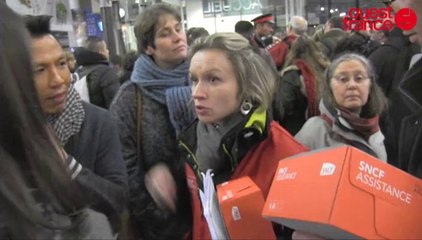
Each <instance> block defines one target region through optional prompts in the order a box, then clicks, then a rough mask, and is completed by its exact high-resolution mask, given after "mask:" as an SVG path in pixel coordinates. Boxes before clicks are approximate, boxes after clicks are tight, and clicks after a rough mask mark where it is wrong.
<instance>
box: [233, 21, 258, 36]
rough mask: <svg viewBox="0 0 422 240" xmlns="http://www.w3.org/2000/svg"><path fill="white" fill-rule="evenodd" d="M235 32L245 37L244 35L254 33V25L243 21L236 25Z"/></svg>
mask: <svg viewBox="0 0 422 240" xmlns="http://www.w3.org/2000/svg"><path fill="white" fill-rule="evenodd" d="M234 31H235V32H237V33H239V34H242V35H243V34H244V33H249V32H251V31H253V25H252V23H251V22H249V21H244V20H241V21H238V22H237V23H236V24H235V25H234Z"/></svg>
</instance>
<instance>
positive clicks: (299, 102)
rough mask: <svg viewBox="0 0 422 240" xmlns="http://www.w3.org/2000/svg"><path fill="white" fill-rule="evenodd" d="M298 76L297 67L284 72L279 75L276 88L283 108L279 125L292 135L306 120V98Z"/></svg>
mask: <svg viewBox="0 0 422 240" xmlns="http://www.w3.org/2000/svg"><path fill="white" fill-rule="evenodd" d="M300 77H301V75H300V71H299V69H297V70H290V71H287V72H285V73H284V74H283V76H282V77H281V84H280V89H279V90H278V92H280V96H281V99H282V100H281V103H282V106H283V109H284V117H283V120H282V121H281V122H280V125H282V126H283V127H284V128H285V129H286V130H287V131H289V133H290V134H292V135H293V136H294V135H295V134H296V133H297V132H299V130H300V129H301V128H302V126H303V124H305V122H306V120H307V118H306V110H307V107H308V100H307V97H306V96H305V95H304V94H303V93H302V91H301V88H303V86H302V85H303V84H301V79H300Z"/></svg>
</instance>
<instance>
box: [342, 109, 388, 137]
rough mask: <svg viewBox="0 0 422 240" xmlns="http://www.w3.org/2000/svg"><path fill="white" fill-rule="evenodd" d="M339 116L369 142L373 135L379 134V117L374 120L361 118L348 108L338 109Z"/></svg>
mask: <svg viewBox="0 0 422 240" xmlns="http://www.w3.org/2000/svg"><path fill="white" fill-rule="evenodd" d="M338 110H339V115H340V116H341V117H342V118H344V119H346V121H347V122H348V123H349V124H350V126H352V128H353V129H354V130H355V131H356V132H357V133H358V134H359V135H361V136H362V137H363V138H364V139H365V140H368V139H369V137H370V136H371V135H373V134H374V133H376V132H378V131H379V129H380V127H379V116H375V117H373V118H361V117H359V116H357V115H356V114H354V113H352V112H351V111H349V110H347V109H346V108H342V107H338Z"/></svg>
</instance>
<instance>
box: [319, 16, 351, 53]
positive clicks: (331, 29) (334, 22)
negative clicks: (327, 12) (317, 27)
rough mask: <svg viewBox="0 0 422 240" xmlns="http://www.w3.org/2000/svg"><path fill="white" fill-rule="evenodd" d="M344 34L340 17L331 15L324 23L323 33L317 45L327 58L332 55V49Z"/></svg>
mask: <svg viewBox="0 0 422 240" xmlns="http://www.w3.org/2000/svg"><path fill="white" fill-rule="evenodd" d="M345 36H346V32H345V31H344V23H343V18H342V17H332V18H330V19H329V20H328V21H327V22H326V23H325V28H324V35H323V36H322V37H321V39H320V41H319V42H318V45H319V47H320V48H321V50H322V51H323V52H324V53H325V55H326V56H327V57H328V58H330V59H331V58H333V57H334V50H335V49H336V47H337V44H338V43H339V42H340V40H342V39H343V37H345Z"/></svg>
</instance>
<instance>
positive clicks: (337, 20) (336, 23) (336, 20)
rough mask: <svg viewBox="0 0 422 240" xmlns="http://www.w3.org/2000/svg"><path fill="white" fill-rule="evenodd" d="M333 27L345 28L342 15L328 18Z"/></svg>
mask: <svg viewBox="0 0 422 240" xmlns="http://www.w3.org/2000/svg"><path fill="white" fill-rule="evenodd" d="M328 24H330V26H331V28H340V29H344V21H343V18H342V17H332V18H330V19H329V20H328Z"/></svg>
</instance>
